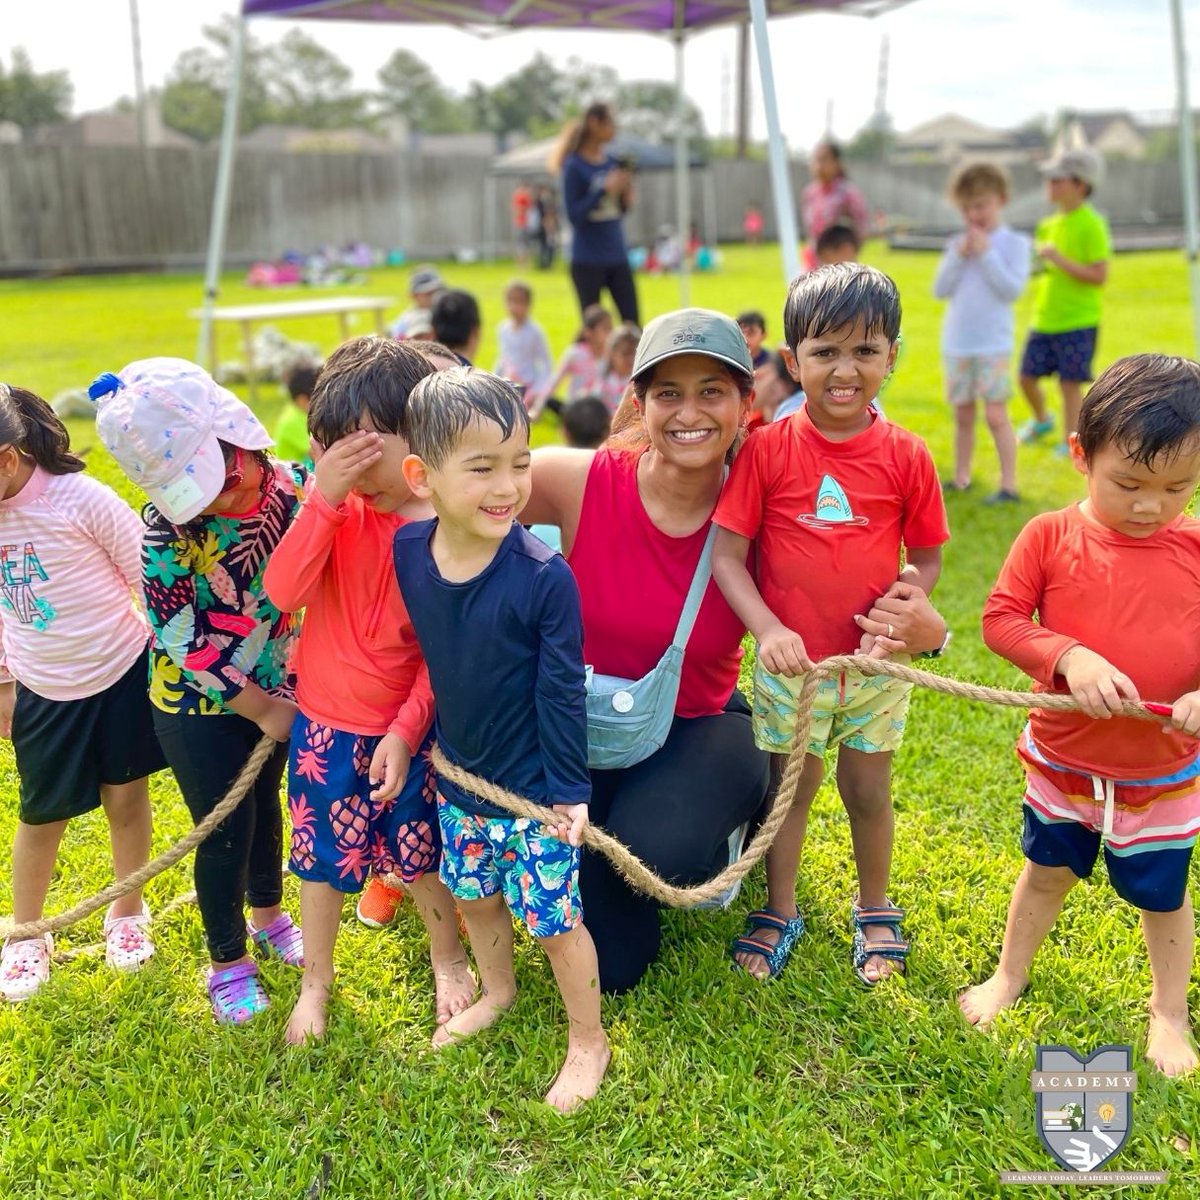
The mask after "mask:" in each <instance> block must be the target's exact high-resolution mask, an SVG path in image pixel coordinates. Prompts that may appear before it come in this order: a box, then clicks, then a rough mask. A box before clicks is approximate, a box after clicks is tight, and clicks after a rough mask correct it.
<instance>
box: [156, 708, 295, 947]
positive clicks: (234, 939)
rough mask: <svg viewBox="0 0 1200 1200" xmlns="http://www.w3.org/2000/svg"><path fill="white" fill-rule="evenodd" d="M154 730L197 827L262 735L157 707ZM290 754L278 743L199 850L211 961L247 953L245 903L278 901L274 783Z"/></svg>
mask: <svg viewBox="0 0 1200 1200" xmlns="http://www.w3.org/2000/svg"><path fill="white" fill-rule="evenodd" d="M154 731H155V733H157V734H158V741H159V744H160V745H161V746H162V750H163V754H164V755H166V759H167V765H168V766H169V767H170V768H171V770H172V771H173V772H174V774H175V780H176V782H177V783H178V784H179V790H180V791H181V792H182V793H183V801H184V803H185V804H186V805H187V807H188V812H190V813H191V814H192V820H193V822H195V823H197V824H198V823H199V822H200V821H201V820H203V819H204V818H205V817H206V816H207V815H208V814H209V813H210V812H212V810H213V809H214V808H216V806H217V803H218V802H219V801H220V800H221V799H222V798H223V797H224V795H225V793H226V792H227V791H228V790H229V785H230V784H231V783H232V782H233V781H234V779H235V778H236V777H237V773H238V772H239V771H240V770H241V769H242V764H243V763H244V762H245V761H246V759H247V758H248V757H249V756H250V751H251V750H253V749H254V747H255V746H256V745H257V744H258V740H259V738H261V737H262V730H260V729H259V727H258V726H257V725H255V724H254V722H253V721H247V720H246V718H245V717H239V716H237V715H236V714H235V713H229V714H228V715H226V716H218V717H201V716H196V715H195V714H188V715H179V714H176V713H165V712H162V711H161V710H160V709H155V710H154ZM287 756H288V748H287V743H286V742H280V743H279V749H278V750H277V751H276V752H275V753H274V754H272V755H271V757H270V758H269V759H267V761H266V763H265V764H264V766H263V769H262V771H260V772H259V776H258V779H257V780H256V781H255V783H254V786H253V787H252V788H251V789H250V794H249V795H248V796H247V797H246V798H245V799H244V800H243V801H242V802H241V804H239V805H238V806H237V808H235V809H234V810H233V812H231V813H230V814H229V816H227V817H226V818H225V820H224V821H222V822H221V824H220V825H218V826H217V827H216V829H214V830H213V831H212V833H210V834H209V835H208V837H207V838H205V840H204V841H203V842H201V843H200V845H199V846H197V847H196V863H195V879H196V900H197V903H198V904H199V906H200V917H201V919H202V920H203V921H204V938H205V941H206V942H207V943H208V956H209V958H211V959H212V961H213V962H216V963H228V962H236V961H237V960H238V959H239V958H241V957H242V956H243V955H244V954H245V953H246V916H245V912H244V905H245V903H246V902H247V901H248V902H249V904H250V907H251V908H271V907H273V906H274V905H276V904H278V903H279V901H280V900H281V899H282V898H283V867H282V862H283V813H282V811H281V808H280V801H279V782H280V780H281V779H282V778H283V772H284V768H285V767H286V766H287Z"/></svg>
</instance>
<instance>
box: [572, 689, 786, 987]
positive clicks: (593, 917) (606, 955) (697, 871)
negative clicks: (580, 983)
mask: <svg viewBox="0 0 1200 1200" xmlns="http://www.w3.org/2000/svg"><path fill="white" fill-rule="evenodd" d="M767 774H768V768H767V755H766V754H764V753H763V752H762V751H761V750H758V749H756V748H755V746H754V738H753V735H752V734H751V732H750V713H749V709H748V706H747V705H746V701H745V699H744V698H743V697H742V695H741V693H740V692H736V691H735V692H734V694H733V697H732V699H731V700H730V702H729V705H728V707H727V708H726V710H725V712H723V713H720V714H718V715H717V716H715V717H694V718H683V717H676V718H675V722H674V724H673V725H672V726H671V733H670V736H669V737H668V738H667V741H666V743H665V744H664V746H663V748H662V749H661V750H659V751H658V753H657V754H654V755H652V756H651V757H650V758H648V759H646V760H645V761H644V762H640V763H637V764H636V765H635V766H632V767H627V768H626V769H625V770H623V771H593V772H592V802H591V815H590V819H591V820H592V821H594V822H595V823H596V824H597V825H603V826H604V827H605V829H607V830H608V831H609V833H611V834H612V835H613V836H614V837H616V838H618V839H620V841H622V842H624V843H625V845H627V846H628V847H629V848H630V849H631V850H632V851H633V852H634V854H636V855H637V856H638V857H639V858H640V859H641V860H642V861H643V862H645V863H647V864H648V865H649V866H650V867H652V868H653V869H654V870H655V871H656V872H657V873H658V874H659V875H661V876H662V877H663V878H664V879H669V880H671V881H672V882H673V883H679V884H692V883H700V882H702V881H703V880H705V879H711V878H712V877H713V876H714V875H715V874H717V872H718V871H720V870H721V869H722V868H724V867H726V866H727V865H728V862H729V860H728V857H727V846H728V842H729V835H730V834H731V833H732V832H733V831H734V830H735V829H736V828H737V827H738V826H739V825H741V824H743V823H744V822H746V821H749V820H751V818H753V817H754V815H755V814H756V813H757V812H758V810H759V808H760V807H761V806H762V803H763V800H764V798H765V796H766V794H767ZM579 886H580V891H581V893H582V897H583V914H584V920H585V921H586V923H587V927H588V931H589V932H590V933H591V935H592V940H593V941H594V942H595V943H596V953H597V955H598V956H599V959H600V986H601V987H602V988H603V989H604V991H606V992H614V993H615V992H624V991H627V990H628V989H629V988H631V987H633V986H634V984H636V983H637V982H638V980H639V979H641V977H642V976H643V975H644V974H645V973H646V970H647V968H648V967H649V966H650V964H651V963H652V962H654V960H655V959H656V958H657V957H658V951H659V945H660V942H661V939H662V930H661V928H660V925H659V911H658V909H659V906H658V904H657V902H656V901H654V900H651V899H650V898H649V897H648V896H644V895H643V894H642V893H641V892H635V891H634V890H633V889H632V888H631V887H630V886H629V885H628V884H627V883H626V882H625V881H624V880H623V879H622V878H621V877H620V876H619V875H618V874H617V873H616V871H614V870H613V868H612V867H611V866H610V865H609V863H608V860H607V859H605V858H602V857H601V856H600V855H598V854H594V853H592V852H591V851H588V850H585V851H584V853H583V859H582V861H581V863H580V868H579Z"/></svg>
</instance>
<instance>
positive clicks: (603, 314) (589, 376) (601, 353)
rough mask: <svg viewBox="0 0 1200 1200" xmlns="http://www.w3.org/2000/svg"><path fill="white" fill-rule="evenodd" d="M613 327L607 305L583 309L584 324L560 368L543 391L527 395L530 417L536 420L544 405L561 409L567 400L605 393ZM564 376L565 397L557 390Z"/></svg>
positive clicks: (565, 354)
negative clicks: (556, 394)
mask: <svg viewBox="0 0 1200 1200" xmlns="http://www.w3.org/2000/svg"><path fill="white" fill-rule="evenodd" d="M612 329H613V323H612V317H611V316H609V313H608V309H606V308H604V307H602V306H601V305H599V304H589V305H588V307H587V308H585V309H584V310H583V328H582V329H580V331H579V334H578V335H577V337H576V338H575V341H574V342H572V343H571V345H570V346H569V347H568V348H567V350H566V351H565V353H564V354H563V356H562V359H561V360H560V361H559V364H558V370H557V371H555V372H554V376H553V377H552V378H551V379H550V380H548V381H547V383H546V384H545V385H544V386H543V387H542V388H541V390H540V391H537V392H534V393H531V394H530V395H527V396H526V398H525V402H526V404H527V405H528V406H529V418H530V420H533V421H536V420H537V418H538V416H539V415H540V414H541V411H542V409H543V408H548V409H550V411H551V412H554V413H560V412H562V409H563V404H564V403H568V402H570V401H571V400H575V399H576V398H578V397H579V396H592V395H596V394H601V393H602V385H603V382H604V372H605V371H606V370H607V369H608V367H607V352H608V339H609V336H610V335H611V334H612ZM564 380H566V381H567V398H566V400H565V401H564V400H561V399H559V398H558V397H557V396H555V394H554V391H555V389H556V388H557V387H558V385H559V384H560V383H562V382H563V381H564Z"/></svg>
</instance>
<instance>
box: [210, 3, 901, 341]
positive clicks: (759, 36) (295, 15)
mask: <svg viewBox="0 0 1200 1200" xmlns="http://www.w3.org/2000/svg"><path fill="white" fill-rule="evenodd" d="M908 3H911V0H475V2H474V3H470V2H469V0H242V19H241V20H239V21H238V25H237V36H236V38H235V41H234V47H233V82H232V85H231V86H230V88H229V92H228V94H227V96H226V106H225V125H224V129H223V131H222V135H221V154H220V158H219V160H218V165H217V186H216V194H215V196H214V198H213V215H212V227H211V230H210V233H209V242H208V257H207V265H206V269H205V278H204V310H203V311H204V316H203V318H202V320H201V324H200V349H199V357H200V360H201V361H202V362H203V361H207V362H209V363H210V365H211V359H212V311H213V306H214V305H215V304H216V299H217V290H218V286H219V282H220V275H221V260H222V258H223V256H224V247H225V227H226V223H227V221H228V215H229V194H230V189H231V187H232V180H233V156H234V142H235V141H236V137H237V110H238V103H239V95H238V94H239V91H240V87H241V70H242V54H243V49H244V44H245V23H246V19H247V18H250V17H286V18H291V19H293V20H305V21H308V20H327V21H384V22H394V23H401V24H423V25H454V26H458V27H460V28H473V29H476V30H480V31H490V32H497V31H503V30H513V29H543V30H552V29H594V30H608V31H613V32H616V31H626V32H638V33H650V34H655V33H660V34H669V35H670V36H671V38H672V40H673V41H674V43H675V82H676V87H677V89H678V92H679V97H680V103H681V106H682V102H683V39H684V36H685V34H686V33H687V32H689V31H691V30H696V29H705V28H712V27H713V26H716V25H722V24H730V23H732V22H736V21H746V20H749V21H750V22H751V24H752V26H753V29H754V40H755V45H756V47H757V49H758V66H759V74H760V76H761V80H762V92H763V102H764V105H765V107H766V116H767V129H768V139H767V147H768V153H769V158H770V166H771V182H772V190H773V194H774V201H775V214H776V219H777V221H778V225H779V241H780V251H781V254H782V258H783V270H784V276H785V278H787V279H790V278H791V277H792V276H793V275H795V274H796V273H797V271H798V269H799V258H798V254H797V248H796V243H797V236H796V218H795V212H794V210H793V204H792V194H791V183H790V180H789V179H788V175H787V161H786V152H785V149H784V144H783V135H782V133H781V131H780V125H779V113H778V109H777V107H776V103H775V82H774V78H773V75H772V71H771V53H770V44H769V42H768V39H767V18H768V17H769V16H775V17H782V16H791V15H796V14H799V13H805V12H827V13H845V14H848V15H855V16H867V17H873V16H877V15H878V14H879V13H882V12H885V11H887V10H888V9H894V8H899V7H900V6H901V5H902V4H908ZM675 158H676V193H677V227H678V229H679V230H680V231H681V233H682V232H683V231H686V230H687V229H688V228H689V227H690V224H691V220H690V216H691V214H690V205H691V200H690V197H689V190H688V177H687V172H688V160H687V145H686V138H685V135H684V131H683V123H682V121H680V122H679V123H678V129H677V130H676V135H675ZM679 288H680V302H681V303H682V304H685V305H686V304H687V302H688V277H687V271H686V269H685V270H682V271H681V272H680V275H679Z"/></svg>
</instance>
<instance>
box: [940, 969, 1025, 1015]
mask: <svg viewBox="0 0 1200 1200" xmlns="http://www.w3.org/2000/svg"><path fill="white" fill-rule="evenodd" d="M1028 983H1029V980H1028V979H1011V978H1009V976H1007V975H1002V974H1001V973H1000V972H999V971H997V972H996V973H995V975H993V976H992V977H991V978H990V979H985V980H984V981H983V983H977V984H976V985H975V986H974V987H972V988H967V990H966V991H965V992H963V993H962V995H960V996H959V998H958V1007H959V1008H961V1009H962V1012H963V1016H964V1017H966V1018H967V1020H968V1021H970V1022H971V1024H972V1025H974V1026H975V1027H976V1029H986V1028H987V1027H988V1026H989V1025H990V1024H991V1023H992V1022H993V1021H994V1020H995V1019H996V1016H997V1015H998V1014H999V1013H1001V1012H1003V1011H1004V1010H1005V1009H1006V1008H1008V1007H1010V1006H1011V1005H1013V1004H1015V1003H1016V1000H1017V997H1018V996H1019V995H1020V994H1021V993H1022V992H1023V991H1024V990H1025V987H1026V985H1027V984H1028Z"/></svg>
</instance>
